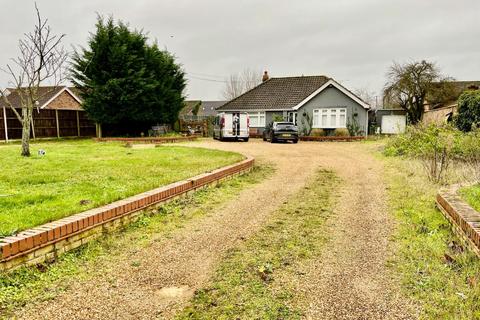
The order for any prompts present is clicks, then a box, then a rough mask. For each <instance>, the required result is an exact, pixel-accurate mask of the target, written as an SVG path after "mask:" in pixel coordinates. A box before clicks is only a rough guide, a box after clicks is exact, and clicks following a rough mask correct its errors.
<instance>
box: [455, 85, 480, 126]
mask: <svg viewBox="0 0 480 320" xmlns="http://www.w3.org/2000/svg"><path fill="white" fill-rule="evenodd" d="M455 124H456V126H457V128H458V129H460V130H462V131H464V132H467V131H470V130H472V126H474V127H478V126H479V125H480V90H475V91H465V92H464V93H463V94H462V95H461V96H460V98H458V116H457V117H456V119H455Z"/></svg>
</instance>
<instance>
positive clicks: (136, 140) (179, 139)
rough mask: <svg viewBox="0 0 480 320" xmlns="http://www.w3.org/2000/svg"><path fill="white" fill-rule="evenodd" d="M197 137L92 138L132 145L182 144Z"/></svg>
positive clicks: (99, 140)
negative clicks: (131, 143) (130, 143)
mask: <svg viewBox="0 0 480 320" xmlns="http://www.w3.org/2000/svg"><path fill="white" fill-rule="evenodd" d="M197 139H198V136H186V137H144V138H116V137H110V138H94V140H95V141H98V142H111V141H120V142H133V143H166V142H172V143H173V142H182V141H195V140H197Z"/></svg>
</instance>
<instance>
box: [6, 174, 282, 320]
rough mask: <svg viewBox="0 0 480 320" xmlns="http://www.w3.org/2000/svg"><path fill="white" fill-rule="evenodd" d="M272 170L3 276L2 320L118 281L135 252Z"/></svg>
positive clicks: (242, 178) (190, 198)
mask: <svg viewBox="0 0 480 320" xmlns="http://www.w3.org/2000/svg"><path fill="white" fill-rule="evenodd" d="M272 172H273V168H272V167H269V166H264V167H254V169H253V170H252V171H251V172H250V173H248V174H245V175H242V176H239V177H236V178H234V179H232V180H228V181H225V182H222V183H220V184H219V185H217V186H216V187H213V188H207V189H203V190H200V191H197V192H196V193H194V194H193V195H192V196H188V197H186V198H181V199H178V200H176V201H174V202H171V203H168V204H165V205H164V206H162V207H160V209H159V210H158V212H157V214H154V215H152V214H145V215H143V216H142V217H141V218H140V219H139V220H137V221H136V222H134V223H132V224H130V225H129V226H128V227H127V229H126V230H124V231H121V232H116V233H112V234H110V235H107V236H105V237H102V238H101V239H98V240H96V241H92V242H89V243H88V244H86V245H84V246H82V247H80V248H78V249H76V250H73V251H70V252H68V253H66V254H64V255H62V256H61V257H60V258H59V260H58V261H56V262H55V263H52V264H41V265H39V266H38V267H22V268H20V269H18V270H15V271H13V272H10V273H3V274H2V273H0V319H1V318H2V317H5V318H6V317H9V316H12V312H13V311H14V310H15V309H16V308H20V307H22V306H24V305H26V304H27V303H33V302H35V301H45V300H49V299H53V298H54V297H55V296H57V295H58V294H60V293H61V292H63V291H65V290H67V289H68V288H69V287H70V286H71V285H72V284H73V283H75V282H79V281H84V280H88V279H89V278H91V277H94V276H95V275H102V276H105V275H106V276H109V277H113V276H114V272H115V266H116V265H117V264H118V261H122V260H125V259H127V260H128V259H130V257H131V255H132V254H134V252H137V251H139V250H142V248H145V247H148V246H149V245H151V244H152V243H154V242H157V241H161V239H164V238H166V237H169V236H170V234H171V233H172V232H174V231H175V230H177V229H178V228H181V227H182V226H183V225H184V224H185V223H187V222H189V221H190V222H191V223H193V222H192V220H193V219H197V218H201V217H202V216H205V215H207V214H209V213H211V212H212V211H213V210H215V208H217V207H218V206H220V205H222V204H223V203H224V202H225V201H227V200H230V199H232V198H234V197H235V196H236V195H238V193H239V192H240V191H241V190H242V189H244V188H247V187H249V186H252V185H254V184H256V183H259V182H262V181H263V180H264V179H265V178H266V177H268V175H270V174H271V173H272ZM138 263H139V262H138V261H134V262H132V264H138ZM112 274H113V275H112Z"/></svg>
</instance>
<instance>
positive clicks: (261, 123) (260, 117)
mask: <svg viewBox="0 0 480 320" xmlns="http://www.w3.org/2000/svg"><path fill="white" fill-rule="evenodd" d="M248 117H249V118H250V128H265V112H261V111H259V112H249V113H248ZM253 119H256V121H257V124H256V125H253V122H254V120H253Z"/></svg>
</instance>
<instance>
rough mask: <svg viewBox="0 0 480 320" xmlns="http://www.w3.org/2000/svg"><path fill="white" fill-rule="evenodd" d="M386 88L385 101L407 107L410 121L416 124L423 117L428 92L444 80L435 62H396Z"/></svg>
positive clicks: (389, 74) (391, 69)
mask: <svg viewBox="0 0 480 320" xmlns="http://www.w3.org/2000/svg"><path fill="white" fill-rule="evenodd" d="M387 78H388V81H387V83H386V85H385V88H384V102H386V103H390V104H394V105H398V106H400V107H401V108H403V109H405V110H406V111H407V114H408V118H409V121H410V122H411V123H412V124H416V123H417V122H419V121H420V120H421V118H422V114H423V111H424V104H425V99H426V97H427V94H428V93H429V92H431V90H432V88H433V86H434V84H435V83H438V82H442V81H443V82H444V80H445V79H448V78H444V77H442V75H441V74H440V70H439V68H438V67H437V66H436V65H435V63H432V62H427V61H425V60H422V61H420V62H410V63H406V64H403V65H402V64H399V63H394V64H393V65H392V66H391V67H390V69H389V71H388V73H387Z"/></svg>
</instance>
